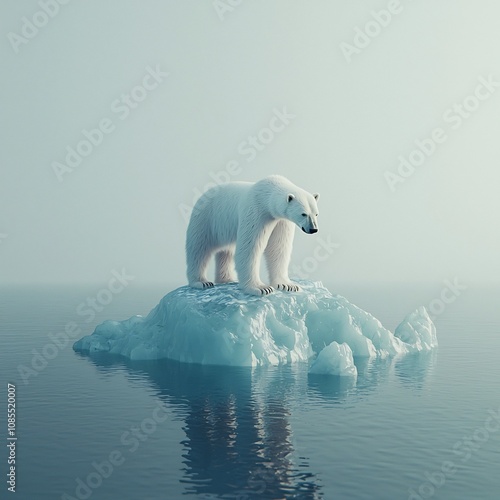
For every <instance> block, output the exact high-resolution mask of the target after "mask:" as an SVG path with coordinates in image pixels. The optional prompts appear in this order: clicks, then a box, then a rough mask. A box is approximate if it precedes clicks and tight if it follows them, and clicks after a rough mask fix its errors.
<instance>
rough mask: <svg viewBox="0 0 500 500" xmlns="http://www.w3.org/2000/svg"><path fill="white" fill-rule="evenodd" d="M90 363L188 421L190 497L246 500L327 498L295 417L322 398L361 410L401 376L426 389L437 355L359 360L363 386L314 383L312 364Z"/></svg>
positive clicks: (329, 380) (327, 379)
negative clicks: (119, 373)
mask: <svg viewBox="0 0 500 500" xmlns="http://www.w3.org/2000/svg"><path fill="white" fill-rule="evenodd" d="M431 354H432V353H431ZM90 359H91V361H92V362H93V363H94V364H95V365H96V366H97V367H98V368H99V370H100V371H102V372H104V373H106V374H108V375H109V374H110V372H114V371H116V370H123V369H124V370H125V371H126V373H127V374H128V376H129V377H130V378H131V379H134V380H137V379H139V380H141V381H146V383H147V384H148V385H151V386H152V387H154V389H155V391H157V394H158V396H159V397H160V399H161V400H162V401H163V402H164V404H166V405H168V406H169V407H170V408H171V409H172V411H173V412H174V413H175V414H176V415H178V417H179V418H182V420H183V422H184V426H183V429H184V432H185V433H186V438H185V439H184V440H183V442H182V445H183V447H184V454H183V459H184V460H183V462H184V464H185V470H184V474H185V475H184V479H183V482H184V483H185V493H186V494H195V495H198V497H199V498H205V499H208V498H234V499H239V500H244V499H250V498H272V499H281V498H303V499H314V498H323V495H322V494H321V488H322V487H321V480H320V479H319V478H318V477H317V476H316V475H315V474H314V473H313V472H310V470H309V464H308V460H307V458H305V457H298V454H297V453H296V452H295V450H294V448H293V445H292V442H293V433H292V429H291V426H290V415H291V413H292V412H293V411H294V410H295V408H297V406H299V405H301V403H302V402H307V400H309V402H311V401H312V402H314V401H316V400H317V399H318V398H319V399H321V400H322V401H324V402H325V401H326V402H330V403H333V404H344V402H345V401H347V400H349V401H350V403H353V402H355V401H356V399H359V398H363V397H366V396H367V395H369V394H370V393H373V392H374V391H375V389H376V388H377V386H378V385H379V384H380V383H381V382H383V381H384V380H385V379H387V378H388V377H389V376H390V374H391V373H393V372H394V373H396V375H397V377H398V378H399V379H400V380H401V381H402V382H403V383H404V384H409V385H410V386H411V388H412V389H415V388H417V389H418V388H421V387H422V385H423V383H424V380H425V378H426V376H427V374H428V372H429V370H430V367H431V366H432V364H433V362H434V360H435V356H433V355H430V356H429V355H417V356H407V357H404V358H400V359H395V360H390V359H387V360H366V359H361V360H356V365H357V368H358V373H359V375H358V379H357V381H354V380H353V379H349V378H343V377H332V376H308V374H307V369H308V367H307V365H305V364H298V365H293V366H290V365H288V366H283V367H271V368H259V369H250V368H234V367H217V366H200V365H190V364H183V363H178V362H173V361H169V360H161V361H154V362H153V361H149V362H137V361H136V362H133V361H130V360H125V359H123V358H119V359H117V358H116V357H111V356H109V355H105V354H99V355H96V354H93V355H91V356H90ZM332 411H333V410H332Z"/></svg>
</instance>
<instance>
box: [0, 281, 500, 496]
mask: <svg viewBox="0 0 500 500" xmlns="http://www.w3.org/2000/svg"><path fill="white" fill-rule="evenodd" d="M330 288H331V289H332V290H335V289H334V288H333V287H330ZM98 290H99V288H98V287H97V288H95V287H94V288H92V287H90V288H87V289H84V288H71V289H69V288H50V289H44V288H29V289H28V288H19V289H10V290H5V289H4V290H2V291H1V296H0V299H1V300H0V304H1V305H0V317H1V325H0V328H1V337H0V338H1V351H0V352H1V360H2V362H1V367H0V374H1V377H2V387H1V394H0V398H1V401H2V408H3V410H2V412H1V419H0V426H1V427H0V428H1V429H2V436H5V432H4V430H5V429H6V426H7V423H6V417H5V415H6V412H5V403H4V402H5V401H6V383H7V382H11V383H15V384H16V386H17V436H18V441H17V464H16V465H17V492H16V496H13V497H12V498H17V499H22V500H24V499H26V500H43V499H60V498H85V497H87V498H91V499H92V500H94V499H95V500H98V499H105V500H110V499H120V500H127V499H131V500H132V499H133V500H137V499H149V500H156V499H175V498H186V499H188V498H206V499H209V498H213V499H216V498H228V499H229V498H234V499H240V500H243V499H254V498H255V499H260V498H271V499H281V498H304V499H314V498H325V499H381V500H390V499H408V498H413V499H414V500H415V499H418V498H435V499H474V500H475V499H485V500H486V499H498V498H500V476H499V475H498V468H499V464H500V413H499V412H500V391H499V389H498V385H499V384H498V382H499V380H500V363H499V362H498V353H499V352H500V336H499V333H500V332H499V328H498V326H499V324H500V313H499V308H498V306H497V304H498V301H499V298H500V296H499V293H498V290H491V289H475V290H473V289H471V290H467V291H466V292H464V293H463V294H462V295H461V296H460V297H458V298H457V300H456V301H455V303H453V304H450V305H448V306H447V307H446V310H445V311H444V312H443V314H441V315H440V316H439V317H438V318H437V319H436V325H437V327H438V338H439V341H440V347H439V349H438V351H437V352H435V353H431V354H427V355H422V356H408V357H405V358H401V359H395V360H392V361H391V360H386V361H379V362H372V363H370V362H367V361H366V360H365V361H363V360H357V366H358V371H359V377H358V380H357V383H356V384H352V383H350V382H349V381H346V380H343V379H339V378H332V377H318V376H316V377H313V376H308V375H307V367H306V366H303V365H295V366H286V367H281V368H267V369H255V370H250V369H234V368H224V367H201V366H190V365H182V364H179V363H172V362H168V361H161V362H134V363H133V362H130V361H126V360H123V359H117V358H110V357H107V356H102V355H100V356H96V357H88V356H82V355H79V354H76V353H74V352H73V350H72V349H71V345H70V344H68V345H67V346H65V347H64V348H62V349H60V350H59V352H57V353H56V355H55V357H54V359H52V360H50V361H48V364H47V366H46V367H45V368H43V369H41V370H40V371H37V372H36V373H38V375H36V376H35V375H33V374H32V375H31V376H29V377H28V379H27V383H26V384H25V383H24V382H23V380H22V378H21V376H20V374H19V371H18V366H19V365H20V364H22V365H25V366H28V367H29V366H30V364H31V360H32V357H33V354H34V353H33V352H32V350H33V349H36V350H37V351H41V350H42V349H43V347H44V346H45V345H46V344H47V342H48V338H47V334H48V333H51V332H52V333H56V332H59V331H62V330H63V329H64V326H65V325H66V324H67V323H68V322H69V321H75V322H76V323H77V324H78V325H79V326H80V327H81V328H82V335H83V334H88V333H90V332H91V331H92V330H93V327H94V326H95V325H96V324H97V323H99V322H100V321H103V320H104V319H108V318H113V319H124V318H127V317H129V316H130V315H132V314H136V313H138V314H146V313H147V312H148V311H149V310H150V309H151V308H152V307H153V306H154V305H156V303H157V302H158V300H159V299H160V298H161V296H162V295H163V294H164V293H166V292H167V291H169V290H170V288H168V287H167V288H165V289H164V290H158V289H140V290H139V289H133V288H130V289H126V290H125V291H124V292H123V293H122V294H120V295H117V296H116V297H114V299H113V302H112V303H111V304H109V305H107V306H105V308H104V310H103V311H101V312H99V313H98V315H97V317H96V318H95V319H94V320H93V321H91V322H86V321H85V319H88V317H84V316H80V315H78V314H77V312H76V307H77V306H78V304H80V303H81V302H82V301H84V300H85V299H86V297H87V296H92V295H95V294H96V292H97V291H98ZM335 291H338V292H340V293H343V294H344V295H346V296H347V298H349V299H350V300H351V301H353V302H354V303H356V304H358V305H360V306H361V307H363V308H365V309H367V310H368V311H369V312H372V313H373V314H374V315H375V316H377V317H379V318H380V319H381V320H382V322H383V323H384V324H385V325H386V326H388V327H389V328H391V329H393V328H394V327H395V326H396V324H397V322H398V321H399V320H401V319H402V317H403V316H404V314H405V313H406V312H409V311H410V310H411V309H412V308H413V307H415V306H417V305H420V303H422V304H426V303H428V302H429V301H430V300H431V299H432V298H433V297H435V296H438V293H439V289H437V290H435V289H433V288H432V287H427V288H426V287H422V288H421V289H418V290H417V289H416V288H407V289H403V290H395V289H384V290H361V289H354V288H353V289H341V290H335ZM80 336H81V335H80ZM493 415H497V416H498V417H497V419H495V418H493ZM488 418H489V420H487V419H488ZM485 426H486V427H485ZM488 429H489V430H488ZM468 440H469V441H468ZM2 448H4V447H3V446H2ZM111 462H114V465H113V464H112V463H111ZM93 463H94V465H96V466H97V468H98V469H99V470H100V472H99V473H97V472H96V469H95V467H94V466H93ZM99 464H101V465H100V466H99ZM99 467H101V468H99ZM0 469H1V473H2V478H5V477H6V476H5V474H6V473H7V449H6V448H4V451H3V452H2V454H1V456H0ZM78 481H81V482H78ZM87 481H88V483H89V484H90V489H86V488H89V486H80V490H77V486H78V485H79V484H80V485H81V484H82V482H83V483H87ZM431 481H432V482H431ZM433 483H434V484H433ZM0 491H1V494H0V497H1V498H9V497H8V496H7V494H8V492H7V484H6V482H5V481H4V480H2V486H1V490H0ZM89 493H90V496H89ZM65 495H66V496H65Z"/></svg>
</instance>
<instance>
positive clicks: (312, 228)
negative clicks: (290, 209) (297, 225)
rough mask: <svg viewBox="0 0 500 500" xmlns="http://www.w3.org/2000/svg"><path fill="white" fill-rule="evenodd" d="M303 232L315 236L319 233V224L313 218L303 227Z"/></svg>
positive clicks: (309, 218)
mask: <svg viewBox="0 0 500 500" xmlns="http://www.w3.org/2000/svg"><path fill="white" fill-rule="evenodd" d="M301 229H302V231H304V233H306V234H314V233H317V232H318V224H317V223H316V221H315V220H314V218H313V217H308V218H307V224H305V225H304V226H301Z"/></svg>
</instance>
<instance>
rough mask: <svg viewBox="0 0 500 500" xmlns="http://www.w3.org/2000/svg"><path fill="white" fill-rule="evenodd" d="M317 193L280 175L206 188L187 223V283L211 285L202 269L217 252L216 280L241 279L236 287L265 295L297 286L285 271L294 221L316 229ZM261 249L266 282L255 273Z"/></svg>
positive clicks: (311, 231) (304, 228)
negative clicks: (266, 275)
mask: <svg viewBox="0 0 500 500" xmlns="http://www.w3.org/2000/svg"><path fill="white" fill-rule="evenodd" d="M318 199H319V195H318V194H310V193H308V192H307V191H304V190H303V189H301V188H299V187H297V186H295V185H294V184H292V183H291V182H290V181H289V180H288V179H286V178H285V177H282V176H280V175H272V176H270V177H266V178H265V179H262V180H260V181H258V182H255V183H253V182H229V183H227V184H222V185H220V186H215V187H213V188H211V189H209V190H208V191H206V192H205V193H204V194H203V195H202V196H201V197H200V198H199V199H198V201H197V202H196V204H195V206H194V208H193V212H192V214H191V219H190V221H189V226H188V229H187V236H186V259H187V278H188V282H189V285H190V286H192V287H194V288H207V287H212V286H214V284H213V283H212V282H211V281H208V278H207V276H206V271H207V266H208V262H209V260H210V257H211V256H212V254H213V253H215V254H216V255H215V259H216V277H215V282H216V283H229V282H234V281H239V286H240V288H241V289H242V290H243V291H244V292H246V293H249V294H252V295H267V294H269V293H272V292H273V291H274V289H278V290H286V291H298V290H299V287H298V285H296V284H295V283H292V282H291V281H290V278H289V277H288V266H289V264H290V256H291V252H292V244H293V237H294V232H295V225H297V226H299V227H300V228H301V229H302V231H304V232H305V233H307V234H314V233H316V232H317V231H318V215H319V213H318V205H317V200H318ZM263 254H264V256H265V258H266V264H267V269H268V273H269V278H270V284H269V285H267V284H264V283H263V282H262V281H261V279H260V276H259V270H260V262H261V258H262V255H263ZM235 267H236V273H237V276H238V279H236V276H235V274H234V271H235Z"/></svg>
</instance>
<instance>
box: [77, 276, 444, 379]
mask: <svg viewBox="0 0 500 500" xmlns="http://www.w3.org/2000/svg"><path fill="white" fill-rule="evenodd" d="M298 283H299V284H300V286H301V290H300V291H299V292H294V293H290V292H280V291H276V292H275V293H272V294H270V295H267V296H264V297H255V296H251V295H247V294H245V293H243V292H242V291H241V290H240V289H239V288H238V286H237V284H235V283H229V284H221V285H217V286H215V287H213V288H210V289H205V290H199V289H194V288H190V287H188V286H184V287H180V288H178V289H176V290H174V291H172V292H170V293H168V294H167V295H165V297H163V299H162V300H161V301H160V303H159V304H158V305H157V306H156V307H155V308H154V309H153V310H152V311H151V312H150V313H149V314H148V315H147V316H146V317H143V316H133V317H131V318H130V319H127V320H124V321H105V322H103V323H101V324H100V325H98V326H97V327H96V329H95V331H94V333H93V334H92V335H88V336H85V337H83V338H81V339H80V340H78V341H77V342H75V344H74V345H73V349H74V350H75V351H77V352H82V353H90V354H92V353H96V352H107V353H110V354H116V355H121V356H125V357H126V358H129V359H131V360H153V359H163V358H166V359H171V360H176V361H181V362H185V363H199V364H203V365H228V366H265V365H280V364H286V363H295V362H310V361H312V360H315V361H314V363H313V364H312V366H311V370H312V371H311V373H325V374H337V375H349V376H353V375H355V366H354V363H353V358H355V357H379V358H385V357H388V356H391V357H392V356H398V355H402V354H407V353H415V352H419V351H430V350H432V349H434V348H435V347H436V346H437V345H438V343H437V336H436V328H435V326H434V324H433V323H432V320H431V319H430V318H429V315H428V314H427V311H426V309H425V308H424V307H419V308H418V309H416V310H415V311H414V312H412V313H411V314H409V315H408V316H407V317H406V318H405V319H404V321H403V322H402V323H401V324H400V325H399V326H398V327H397V328H396V330H395V332H394V333H392V332H390V331H389V330H387V329H386V328H385V327H384V326H382V324H381V323H380V321H379V320H377V319H376V318H375V317H373V316H372V315H371V314H369V313H368V312H366V311H363V310H362V309H360V308H359V307H357V306H355V305H354V304H351V303H350V302H349V301H348V300H347V299H346V298H344V297H342V296H341V295H334V294H332V293H331V292H330V291H329V290H328V289H327V288H325V287H324V286H323V285H322V283H320V282H312V281H306V280H298Z"/></svg>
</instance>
